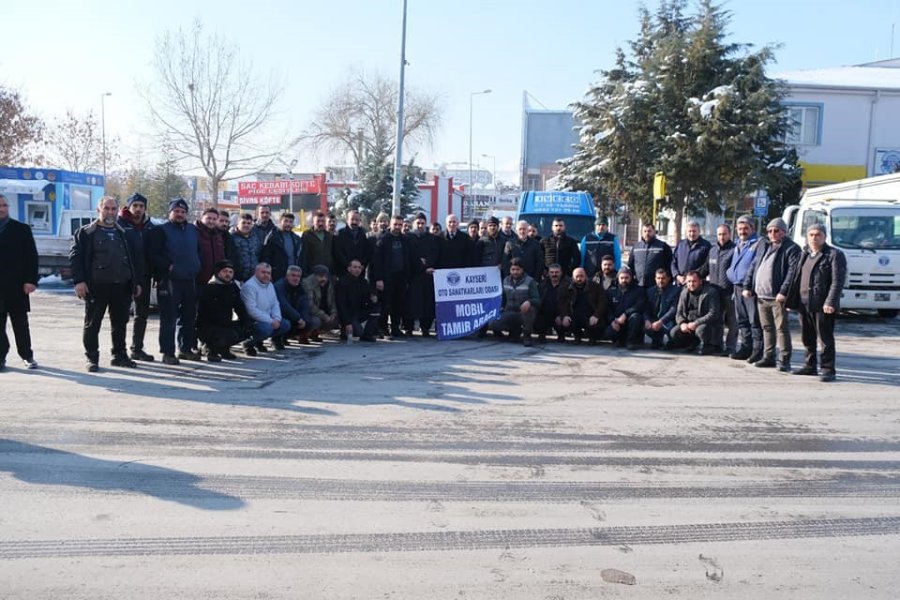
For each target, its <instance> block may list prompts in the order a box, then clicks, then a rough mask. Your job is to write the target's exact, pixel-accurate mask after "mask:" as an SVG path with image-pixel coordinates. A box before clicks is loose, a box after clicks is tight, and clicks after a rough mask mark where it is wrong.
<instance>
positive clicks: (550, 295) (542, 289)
mask: <svg viewBox="0 0 900 600" xmlns="http://www.w3.org/2000/svg"><path fill="white" fill-rule="evenodd" d="M570 283H572V280H571V279H569V278H568V277H566V276H562V277H560V279H559V285H557V286H556V287H553V284H552V283H551V282H550V278H549V277H548V278H546V279H544V280H543V281H542V282H541V284H540V285H539V286H538V293H539V294H540V296H541V314H542V315H544V316H545V317H548V318H550V317H553V318H555V317H557V316H559V294H560V292H561V291H562V290H564V289H566V288H567V287H569V284H570ZM550 320H552V319H550Z"/></svg>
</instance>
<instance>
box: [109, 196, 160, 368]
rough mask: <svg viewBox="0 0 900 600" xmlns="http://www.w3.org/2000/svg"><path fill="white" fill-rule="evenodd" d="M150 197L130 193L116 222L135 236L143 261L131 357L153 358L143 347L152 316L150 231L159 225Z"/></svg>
mask: <svg viewBox="0 0 900 600" xmlns="http://www.w3.org/2000/svg"><path fill="white" fill-rule="evenodd" d="M149 205H150V204H149V202H148V201H147V198H145V197H144V196H142V195H141V194H139V193H137V192H135V193H134V194H132V195H131V196H129V197H128V200H127V201H126V205H125V206H123V207H122V210H120V211H119V219H118V220H117V221H116V223H117V224H118V225H119V227H121V228H122V229H124V230H125V231H126V232H127V233H129V234H130V235H131V236H132V237H133V238H135V239H136V241H137V244H136V251H137V255H136V256H135V260H136V261H138V262H140V263H141V272H142V273H143V277H142V278H141V281H140V288H141V293H140V294H138V295H137V296H135V298H134V325H133V326H132V330H131V358H132V360H144V361H148V362H150V361H152V360H153V355H152V354H148V353H147V352H146V351H145V350H144V336H145V334H146V333H147V317H148V316H150V287H151V286H150V275H151V273H152V271H153V267H152V265H151V264H150V254H149V252H148V251H147V242H148V240H149V238H150V231H151V230H152V229H153V228H154V227H156V226H155V225H154V224H153V221H151V220H150V215H149V214H147V207H148V206H149Z"/></svg>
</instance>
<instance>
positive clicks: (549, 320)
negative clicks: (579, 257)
mask: <svg viewBox="0 0 900 600" xmlns="http://www.w3.org/2000/svg"><path fill="white" fill-rule="evenodd" d="M571 282H572V280H571V279H570V278H568V277H564V276H563V274H562V267H560V266H559V265H557V264H552V265H550V266H549V267H547V277H545V278H544V280H543V281H541V283H540V285H539V286H538V292H539V293H540V296H541V304H540V310H539V311H538V314H537V319H536V320H535V323H534V330H535V331H536V332H537V334H538V341H539V342H540V343H542V344H543V343H544V342H546V341H547V334H548V333H549V332H550V331H551V330H552V329H556V339H557V341H559V342H563V341H565V339H566V330H565V328H564V327H563V326H562V319H561V318H560V316H559V294H560V292H561V291H562V290H564V289H566V288H568V287H569V284H570V283H571Z"/></svg>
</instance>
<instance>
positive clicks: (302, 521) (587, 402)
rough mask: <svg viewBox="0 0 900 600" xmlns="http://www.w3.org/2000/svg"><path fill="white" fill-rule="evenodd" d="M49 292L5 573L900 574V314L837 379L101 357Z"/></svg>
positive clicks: (382, 584)
mask: <svg viewBox="0 0 900 600" xmlns="http://www.w3.org/2000/svg"><path fill="white" fill-rule="evenodd" d="M33 308H34V310H33V312H32V314H31V321H32V333H33V335H34V339H35V341H34V347H35V352H36V359H37V360H38V361H39V363H40V364H41V368H40V369H38V370H36V371H26V370H25V369H24V368H23V367H20V364H19V362H18V361H17V360H16V357H15V354H14V351H13V354H11V355H10V356H9V357H8V363H9V368H8V369H7V371H6V372H3V373H0V598H28V599H31V598H85V599H87V598H90V599H98V598H110V599H112V598H117V599H118V598H147V599H150V598H154V599H156V598H248V599H249V598H416V599H419V598H450V597H453V598H508V599H521V598H540V599H549V598H554V599H562V598H565V599H572V598H603V597H638V598H657V597H661V596H665V597H673V598H722V597H728V598H760V597H767V598H857V597H858V598H863V597H865V598H896V597H897V595H898V594H897V589H898V584H900V569H897V556H898V555H900V502H898V500H900V408H898V406H900V393H898V391H900V344H898V342H900V319H891V320H884V319H879V318H876V317H873V316H866V315H854V316H849V317H842V318H841V319H840V320H839V322H838V326H837V335H838V341H837V345H838V361H837V366H838V381H836V382H834V383H821V382H819V381H818V379H816V378H810V377H801V376H795V375H788V374H783V373H778V372H775V371H774V370H772V369H756V368H754V367H751V366H749V365H747V364H745V363H743V362H738V361H733V360H729V359H727V358H719V357H698V356H688V355H685V354H678V353H674V354H673V353H665V352H659V351H650V350H641V351H637V352H628V351H625V350H619V349H614V348H612V347H610V346H606V345H600V346H596V347H589V346H587V345H582V346H574V345H571V344H565V345H561V344H557V343H548V344H545V345H536V346H535V347H533V348H524V347H522V346H521V345H516V344H512V343H510V342H506V341H496V340H493V339H492V338H490V337H488V338H487V339H485V340H482V341H473V340H462V341H453V342H437V341H435V340H434V339H428V340H426V339H422V338H419V337H418V336H417V337H415V338H413V339H409V340H401V341H380V342H378V343H376V344H374V345H372V344H360V343H356V344H353V345H350V346H348V345H345V344H341V343H339V342H338V341H337V340H336V339H327V340H326V341H325V343H323V344H320V345H315V346H311V347H302V348H301V347H298V346H296V345H295V346H291V347H289V348H288V349H287V350H285V351H284V352H279V353H271V352H270V353H267V354H264V355H260V356H259V357H257V358H244V357H243V356H240V359H239V360H236V361H225V362H223V363H219V364H208V363H206V362H203V363H185V362H183V363H182V365H180V366H177V367H170V366H164V365H162V364H160V363H159V362H158V360H157V362H155V363H150V364H148V363H142V364H141V365H140V368H138V369H136V370H130V369H122V368H113V367H108V366H106V365H107V364H108V359H109V356H108V344H109V342H108V339H109V338H108V329H106V328H104V330H103V331H102V332H101V336H102V337H101V341H102V345H103V347H102V352H103V359H102V362H101V366H102V370H101V372H100V373H98V374H96V375H92V374H88V373H86V372H85V371H84V359H83V351H82V348H81V344H80V340H81V337H80V333H81V331H80V330H81V315H82V312H81V311H82V307H81V304H80V302H79V301H78V300H76V299H75V298H74V297H73V296H72V295H71V293H70V290H67V289H65V288H64V287H57V288H56V289H54V290H51V291H46V290H44V291H39V292H38V293H37V294H36V295H35V296H34V297H33ZM795 325H796V324H795ZM156 332H157V327H156V323H155V322H154V323H151V326H150V330H149V333H148V340H149V342H150V343H149V346H150V348H149V349H150V350H151V351H154V350H156V345H155V336H156ZM794 343H795V347H799V346H800V343H799V333H798V332H796V331H795V335H794ZM800 353H801V352H798V350H797V349H796V348H795V354H794V365H795V367H797V366H799V354H800ZM157 358H158V355H157Z"/></svg>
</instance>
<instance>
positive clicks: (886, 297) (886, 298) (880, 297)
mask: <svg viewBox="0 0 900 600" xmlns="http://www.w3.org/2000/svg"><path fill="white" fill-rule="evenodd" d="M890 301H891V295H890V294H875V302H890Z"/></svg>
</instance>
